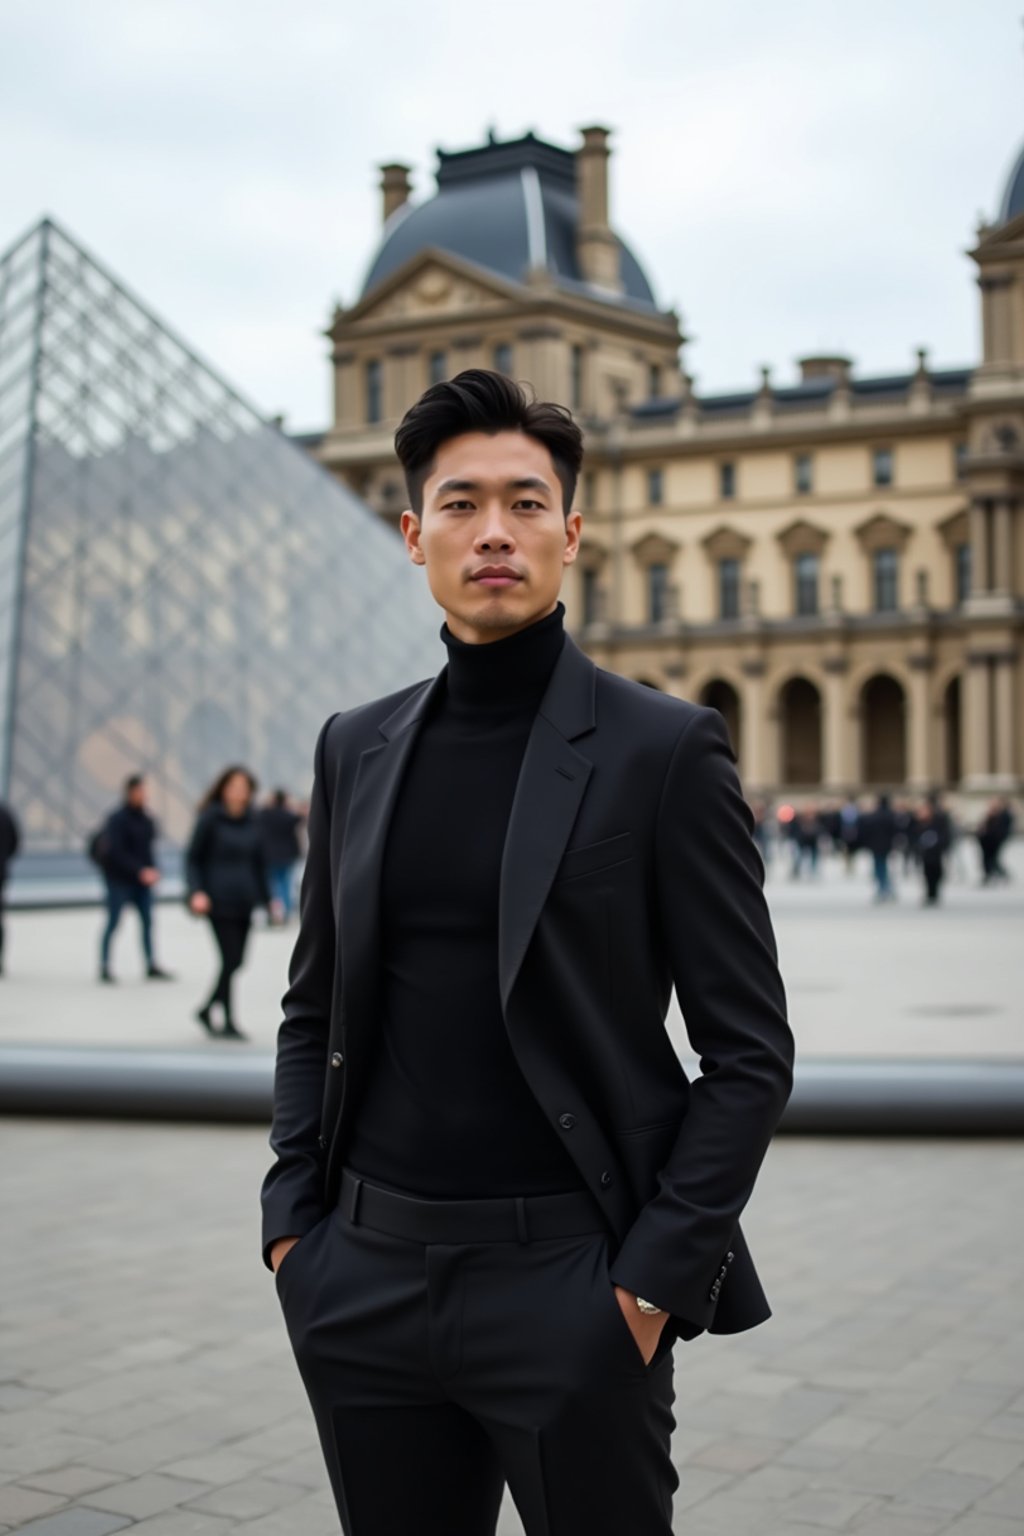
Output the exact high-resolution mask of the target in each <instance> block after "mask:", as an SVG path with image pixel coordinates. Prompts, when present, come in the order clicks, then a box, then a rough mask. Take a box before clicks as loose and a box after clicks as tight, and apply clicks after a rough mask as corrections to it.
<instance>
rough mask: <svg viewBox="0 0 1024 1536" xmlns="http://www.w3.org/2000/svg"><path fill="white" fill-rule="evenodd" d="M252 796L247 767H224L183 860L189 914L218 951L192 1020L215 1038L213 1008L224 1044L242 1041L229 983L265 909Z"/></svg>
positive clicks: (261, 849)
mask: <svg viewBox="0 0 1024 1536" xmlns="http://www.w3.org/2000/svg"><path fill="white" fill-rule="evenodd" d="M255 793H256V780H255V779H254V778H253V776H252V774H251V773H250V772H249V770H248V768H241V767H239V766H237V765H233V766H232V767H230V768H225V770H224V772H223V773H222V774H221V775H220V777H219V778H218V779H217V781H216V783H214V784H213V785H212V787H211V788H210V790H209V791H208V792H207V794H206V796H205V797H204V799H203V800H202V802H201V804H200V808H199V816H198V818H197V820H196V824H195V829H194V831H193V833H192V839H191V842H190V843H189V847H188V853H187V855H186V859H185V868H186V879H187V882H188V905H189V909H190V911H192V912H194V913H195V914H196V915H197V916H199V917H207V918H209V920H210V927H211V928H212V929H213V936H214V938H215V940H216V942H217V948H218V950H219V952H220V973H219V975H218V977H217V981H216V984H215V986H214V988H213V991H212V992H211V993H210V996H209V998H208V999H207V1001H206V1002H205V1003H204V1004H203V1006H202V1007H201V1008H200V1009H198V1010H197V1012H196V1018H197V1019H198V1020H199V1022H200V1024H202V1026H203V1028H204V1029H205V1030H206V1031H207V1033H208V1034H211V1035H213V1034H217V1033H218V1031H217V1029H216V1026H215V1025H214V1022H213V1008H214V1006H215V1005H219V1006H220V1008H221V1009H222V1011H223V1014H224V1023H223V1027H222V1028H221V1030H220V1031H219V1033H220V1035H221V1036H223V1037H226V1038H227V1039H229V1040H244V1039H245V1038H246V1037H245V1035H244V1033H243V1032H242V1030H240V1029H239V1028H238V1025H237V1023H236V1022H235V1017H234V1011H233V1009H232V1005H231V981H232V978H233V976H234V974H235V972H236V971H237V970H238V969H239V967H240V966H241V964H242V961H243V959H244V958H245V947H246V944H247V942H248V938H249V930H250V928H251V927H252V914H253V912H254V911H255V909H256V908H257V907H267V908H268V909H269V908H270V905H271V896H270V883H269V881H268V878H267V857H266V848H265V844H264V840H263V832H262V829H261V827H260V824H259V821H258V819H257V817H256V816H255V815H254V814H253V810H252V800H253V796H254V794H255Z"/></svg>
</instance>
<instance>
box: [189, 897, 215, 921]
mask: <svg viewBox="0 0 1024 1536" xmlns="http://www.w3.org/2000/svg"><path fill="white" fill-rule="evenodd" d="M188 905H189V910H190V911H192V912H194V913H195V914H196V916H197V917H205V916H206V914H207V912H209V910H210V898H209V896H207V894H206V892H205V891H193V892H192V895H191V896H190V897H189V899H188Z"/></svg>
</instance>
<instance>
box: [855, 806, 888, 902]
mask: <svg viewBox="0 0 1024 1536" xmlns="http://www.w3.org/2000/svg"><path fill="white" fill-rule="evenodd" d="M896 830H897V827H896V813H895V812H894V810H893V808H892V805H891V804H890V802H889V796H888V795H879V797H878V804H877V805H876V806H875V809H874V810H873V811H869V813H868V814H867V816H865V817H864V819H863V821H862V823H861V833H860V846H861V847H862V848H866V849H867V850H868V852H869V853H870V854H871V858H872V862H873V866H874V875H875V900H876V901H895V899H896V892H895V891H894V890H893V885H892V877H891V875H890V873H889V855H890V854H891V853H892V850H893V847H894V845H895V842H896Z"/></svg>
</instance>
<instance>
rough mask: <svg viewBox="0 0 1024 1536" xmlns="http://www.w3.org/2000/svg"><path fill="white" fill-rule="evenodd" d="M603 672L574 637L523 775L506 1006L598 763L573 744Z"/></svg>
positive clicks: (586, 724)
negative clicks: (594, 765)
mask: <svg viewBox="0 0 1024 1536" xmlns="http://www.w3.org/2000/svg"><path fill="white" fill-rule="evenodd" d="M596 678H597V670H596V668H595V666H594V664H593V662H592V661H591V660H590V659H589V657H587V656H585V655H584V654H583V652H582V651H581V650H579V648H578V647H577V646H576V645H575V644H574V643H573V641H572V640H571V639H570V638H569V636H568V635H567V636H566V637H565V643H564V645H563V647H562V651H561V654H560V656H559V658H558V661H557V662H556V664H555V670H554V672H553V673H552V675H551V680H550V682H549V683H548V687H547V690H546V692H545V694H544V697H543V699H542V700H541V704H540V708H539V710H538V711H537V717H536V719H535V720H534V723H533V727H532V729H531V731H530V736H529V740H528V741H527V744H526V752H525V754H524V756H523V764H522V767H521V769H520V771H519V779H518V782H517V784H516V792H515V797H514V799H513V802H512V812H511V815H510V816H509V823H508V830H507V832H506V835H505V847H504V852H503V854H502V861H501V884H500V892H499V907H498V977H499V981H500V987H501V1003H502V1008H505V1007H507V1004H508V999H509V995H510V993H511V991H512V987H513V985H514V983H515V979H516V976H517V975H518V974H519V968H520V966H521V965H522V963H523V957H524V956H525V954H526V950H527V946H528V945H529V942H530V939H531V938H532V936H533V930H534V929H535V928H536V926H537V920H538V918H539V917H540V914H541V911H542V909H543V906H544V902H545V901H546V900H547V894H548V891H549V890H550V889H551V882H552V881H553V880H554V878H555V874H556V871H557V869H558V866H559V863H560V862H561V858H562V854H563V853H564V852H565V845H566V843H567V842H568V841H569V836H570V834H571V832H572V829H573V825H574V823H575V821H576V816H577V813H578V812H579V808H580V804H581V802H582V800H583V795H584V792H585V791H586V788H587V781H588V779H589V778H590V773H591V768H592V764H591V762H590V760H589V759H588V758H586V757H584V756H583V754H582V753H581V752H579V751H577V749H576V748H575V747H573V746H572V745H571V741H572V740H573V738H575V737H578V736H582V735H584V734H585V733H586V732H588V731H591V730H593V728H594V722H595V716H594V691H595V683H596Z"/></svg>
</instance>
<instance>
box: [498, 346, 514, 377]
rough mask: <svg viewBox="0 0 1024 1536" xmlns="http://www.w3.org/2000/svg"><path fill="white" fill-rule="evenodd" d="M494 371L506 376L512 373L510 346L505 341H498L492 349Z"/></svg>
mask: <svg viewBox="0 0 1024 1536" xmlns="http://www.w3.org/2000/svg"><path fill="white" fill-rule="evenodd" d="M494 371H495V373H504V374H505V375H506V376H507V377H511V374H512V348H511V346H510V345H509V343H508V342H507V341H502V342H499V343H498V345H497V346H496V347H495V349H494Z"/></svg>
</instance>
